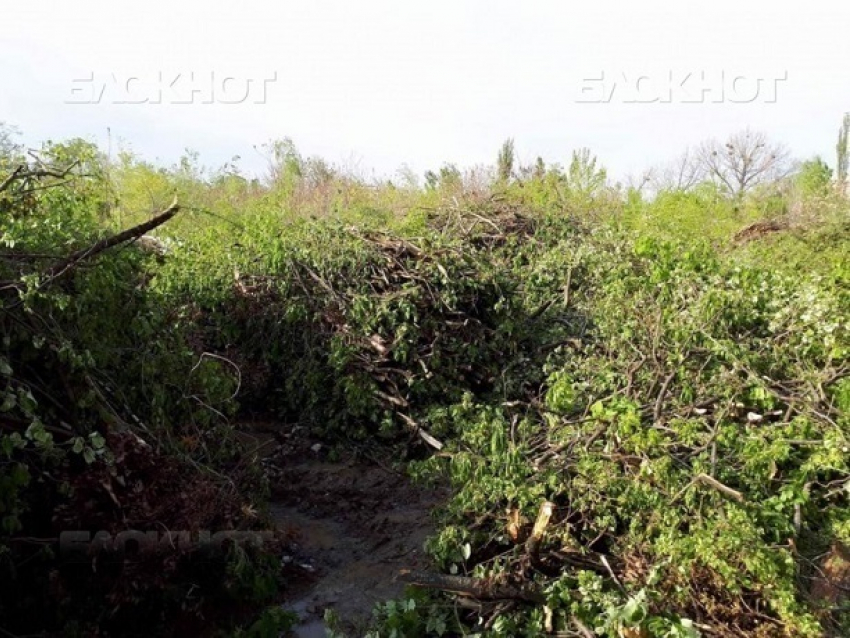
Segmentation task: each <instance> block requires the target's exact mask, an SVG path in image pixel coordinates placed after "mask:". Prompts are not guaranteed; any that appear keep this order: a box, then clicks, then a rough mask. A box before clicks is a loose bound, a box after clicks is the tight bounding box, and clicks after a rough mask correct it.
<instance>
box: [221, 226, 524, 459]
mask: <svg viewBox="0 0 850 638" xmlns="http://www.w3.org/2000/svg"><path fill="white" fill-rule="evenodd" d="M446 215H448V213H446ZM476 218H477V220H476ZM439 220H440V221H439V222H437V221H436V218H435V220H433V221H434V223H435V224H438V223H439V224H443V223H454V222H445V218H444V217H443V216H440V217H439ZM457 222H458V223H467V222H469V223H470V227H469V228H468V229H467V236H464V237H462V238H460V239H459V238H457V237H450V236H446V235H444V233H448V232H453V231H450V230H449V229H447V228H442V227H441V229H440V230H429V231H428V232H427V234H426V235H425V236H423V237H418V238H416V237H401V236H395V235H392V234H389V233H384V232H379V231H374V230H363V229H359V228H353V227H344V228H343V227H340V228H339V229H338V231H337V232H338V234H337V236H336V238H335V240H334V241H337V242H339V243H340V244H341V245H342V246H343V248H342V249H339V250H344V251H345V252H346V254H349V255H355V256H356V258H355V260H354V261H353V263H347V264H339V263H329V262H328V261H327V259H326V256H325V255H324V254H322V253H320V252H318V251H317V252H309V251H304V252H303V254H302V255H294V256H292V257H291V258H289V259H288V260H287V261H286V263H285V265H284V267H283V269H282V271H281V272H279V273H277V274H268V273H263V274H256V275H249V274H243V273H237V275H236V277H235V279H234V283H233V291H234V294H233V297H232V299H231V301H230V305H229V306H228V307H227V308H226V309H225V310H223V311H222V312H221V314H222V315H225V316H227V317H228V318H229V319H230V320H233V321H234V322H235V323H237V324H241V325H242V326H244V327H245V328H246V329H245V338H246V339H250V338H253V337H254V335H257V334H263V335H265V342H264V343H263V344H262V347H263V349H264V350H265V352H266V353H268V352H269V351H270V349H271V351H273V352H274V353H275V354H274V357H263V356H262V355H260V356H255V354H254V353H255V352H256V350H255V349H253V348H251V347H246V343H245V342H244V341H243V342H241V343H240V342H231V343H229V344H223V343H219V347H220V348H221V349H220V350H219V351H220V352H221V353H222V354H226V355H227V356H228V357H232V358H233V359H234V360H235V361H237V362H238V363H239V365H240V367H243V370H245V369H247V370H248V372H247V373H246V374H245V375H243V381H244V384H243V388H244V393H245V394H244V395H243V396H245V397H252V396H256V397H262V396H265V397H269V396H274V393H275V392H276V391H277V392H280V385H281V379H282V378H283V379H286V378H289V379H292V378H293V377H294V376H295V375H293V374H292V367H293V366H295V367H296V369H297V370H299V373H298V376H299V377H300V378H301V379H302V380H303V381H310V382H311V383H315V384H316V385H315V387H313V388H311V389H309V390H305V389H304V387H303V386H301V387H300V388H299V389H295V390H293V388H292V384H291V383H289V382H288V381H283V384H284V385H286V386H287V388H289V394H290V396H291V395H292V393H295V394H297V395H298V396H304V395H308V394H309V395H314V396H316V397H317V398H316V400H306V401H302V402H301V406H302V408H306V409H302V411H301V412H300V413H298V414H294V415H292V417H293V418H296V419H305V418H306V419H315V418H316V416H317V414H325V415H328V416H327V419H328V420H326V423H327V422H337V423H338V424H339V425H340V426H342V425H343V424H345V425H346V427H347V426H349V425H351V424H352V423H359V424H375V423H381V422H382V421H383V422H386V420H387V419H389V421H390V422H392V423H394V424H396V425H397V426H398V427H399V429H400V431H407V432H410V433H413V434H414V435H416V436H418V437H420V438H421V440H422V441H424V442H425V443H426V444H427V445H429V446H431V447H433V448H436V449H439V448H440V447H442V443H441V442H440V441H439V440H438V439H437V438H436V437H435V436H433V435H431V434H429V433H428V432H427V431H425V429H423V428H422V427H421V424H420V423H419V419H418V415H419V414H421V413H423V412H424V411H426V410H427V408H428V407H429V406H431V405H436V404H445V403H446V402H447V401H453V400H460V398H461V397H462V395H463V393H464V392H472V393H473V394H476V395H485V394H487V393H490V392H492V391H493V390H494V388H495V387H496V385H497V384H498V383H499V378H500V374H501V372H502V368H503V365H504V362H505V360H506V359H507V358H509V357H513V356H515V355H516V353H517V352H518V351H519V350H520V349H521V348H522V347H524V340H526V338H527V332H526V328H527V327H528V326H527V325H526V322H524V321H523V319H522V316H521V314H522V313H523V312H524V311H523V309H522V308H521V307H519V306H517V305H516V304H515V301H516V291H517V288H518V284H517V282H516V281H515V280H514V279H513V278H511V277H510V274H509V272H508V270H507V269H508V268H510V264H508V263H504V262H503V261H502V257H503V254H502V253H501V252H500V251H499V250H497V248H498V246H499V245H500V244H503V243H505V241H506V239H507V238H508V237H511V236H516V237H519V236H521V235H522V234H523V233H528V232H531V228H532V227H533V224H532V222H531V221H530V220H526V219H525V218H523V217H522V216H520V215H518V214H509V213H507V212H506V213H505V214H504V215H503V216H501V217H496V218H489V219H488V218H485V217H483V216H480V215H475V217H474V218H473V217H469V218H464V219H458V220H457ZM475 223H477V224H479V225H478V226H475ZM472 235H475V237H477V240H476V243H475V245H471V244H470V237H471V236H472ZM478 240H480V241H478ZM328 250H329V251H335V250H337V249H336V248H329V249H328ZM294 308H298V309H303V312H302V313H294V312H293V309H294ZM287 314H288V315H290V316H292V315H294V314H297V316H298V319H297V323H295V324H294V325H291V326H289V328H288V329H287V330H286V332H284V333H283V334H281V331H280V325H281V320H280V318H281V316H286V315H287ZM264 318H265V319H264ZM509 318H510V320H509ZM264 320H267V321H266V322H265V323H264ZM272 321H274V322H276V325H275V327H271V326H270V325H269V323H271V322H272ZM508 325H514V327H513V328H512V329H510V330H506V329H505V328H506V327H507V326H508ZM209 328H210V329H209V330H208V331H207V337H206V338H207V339H213V340H214V339H215V338H216V335H217V334H220V330H219V329H218V327H217V326H216V324H215V323H213V324H210V326H209ZM276 332H277V334H275V333H276ZM278 335H279V336H278ZM269 338H270V339H271V340H272V344H273V345H271V347H270V346H269V342H268V339H269ZM207 344H208V347H210V343H209V342H207ZM280 349H286V354H285V355H283V356H281V352H280ZM309 359H312V360H314V361H315V367H316V369H317V370H319V372H318V373H316V374H312V373H311V372H304V369H303V368H302V367H301V366H303V365H304V362H305V361H307V360H309ZM281 361H283V362H285V364H286V366H280V363H279V362H281ZM261 362H264V367H262V368H259V365H261ZM287 366H288V367H289V371H288V372H287V370H286V369H285V368H286V367H287ZM252 371H253V372H252ZM252 381H253V382H259V383H267V384H269V385H266V386H265V387H263V388H256V387H252ZM275 384H277V386H276V387H275ZM246 402H247V401H246ZM323 408H324V410H323ZM351 431H352V430H349V432H351ZM372 433H373V434H374V432H372Z"/></svg>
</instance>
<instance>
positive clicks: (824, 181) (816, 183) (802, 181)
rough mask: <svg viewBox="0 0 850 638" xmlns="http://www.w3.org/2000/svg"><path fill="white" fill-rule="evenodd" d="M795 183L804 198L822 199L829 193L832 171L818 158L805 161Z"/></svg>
mask: <svg viewBox="0 0 850 638" xmlns="http://www.w3.org/2000/svg"><path fill="white" fill-rule="evenodd" d="M796 182H797V186H798V187H799V188H800V192H801V193H802V194H803V195H804V196H810V197H811V196H815V197H823V196H824V195H827V194H828V193H829V188H830V184H831V183H832V169H831V168H830V167H829V166H827V164H826V162H824V161H823V160H822V159H821V158H820V157H815V158H814V159H810V160H806V161H805V162H803V163H802V164H801V165H800V170H799V172H798V173H797V176H796Z"/></svg>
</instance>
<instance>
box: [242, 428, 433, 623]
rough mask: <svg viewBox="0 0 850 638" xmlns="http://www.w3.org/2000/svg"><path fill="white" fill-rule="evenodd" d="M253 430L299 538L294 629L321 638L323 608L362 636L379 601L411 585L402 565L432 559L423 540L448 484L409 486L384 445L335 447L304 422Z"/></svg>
mask: <svg viewBox="0 0 850 638" xmlns="http://www.w3.org/2000/svg"><path fill="white" fill-rule="evenodd" d="M249 436H250V437H251V439H253V441H254V442H255V447H258V448H259V450H258V454H259V456H261V457H262V458H263V463H264V464H265V465H266V466H267V468H268V470H269V475H270V477H271V484H272V504H271V514H272V516H273V518H274V521H275V523H276V524H277V526H278V528H279V529H281V530H282V531H283V532H284V533H285V534H286V535H287V537H289V538H291V539H292V542H291V543H290V546H289V548H288V549H287V551H286V553H285V554H284V556H283V557H282V560H283V563H284V573H285V575H286V577H287V586H286V591H285V600H284V602H283V605H284V607H286V608H288V609H292V610H294V611H296V612H298V614H299V616H300V617H301V618H302V624H301V626H299V627H298V628H297V629H296V631H295V633H294V636H296V637H298V638H314V637H315V638H324V636H325V626H324V623H323V621H322V618H323V616H324V612H325V610H326V609H332V610H334V611H335V612H336V613H337V615H338V617H339V618H340V619H341V620H342V624H343V626H344V627H345V629H346V633H347V634H348V635H349V636H351V637H352V638H353V637H356V636H362V635H363V628H364V627H365V626H366V623H367V622H368V620H369V618H370V617H371V614H372V609H373V607H374V605H375V603H378V602H381V601H384V600H388V599H391V598H397V597H399V596H401V595H402V594H403V593H404V585H403V584H402V583H400V582H397V581H396V576H397V574H398V572H399V570H401V569H423V568H424V569H427V568H428V566H429V563H428V558H427V556H426V554H425V552H424V550H423V544H424V542H425V539H426V538H427V537H428V536H429V535H430V534H432V533H433V532H434V523H433V520H432V517H431V512H432V511H433V510H434V509H435V508H436V507H438V506H439V505H440V504H441V503H442V502H444V501H445V499H446V498H447V492H446V491H445V490H434V489H427V488H424V487H422V486H414V485H412V484H411V482H410V481H409V480H408V479H407V478H406V477H405V476H404V475H403V474H402V473H400V472H398V471H397V470H396V469H394V468H393V467H392V459H389V458H380V457H379V456H378V453H375V454H373V453H371V452H370V451H368V450H366V449H359V450H358V449H354V448H352V449H343V450H342V451H340V450H339V448H337V449H336V450H334V451H333V453H332V452H331V450H330V449H329V448H327V447H326V446H325V445H323V444H321V443H319V442H318V441H316V440H313V439H311V438H310V437H309V436H307V434H306V432H304V431H303V430H299V429H298V428H294V429H287V428H282V427H281V426H273V425H263V426H253V427H252V429H251V434H250V435H249Z"/></svg>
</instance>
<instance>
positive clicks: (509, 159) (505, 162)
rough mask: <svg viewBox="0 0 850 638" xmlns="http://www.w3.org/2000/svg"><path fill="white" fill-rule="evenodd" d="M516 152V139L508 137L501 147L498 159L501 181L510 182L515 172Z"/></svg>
mask: <svg viewBox="0 0 850 638" xmlns="http://www.w3.org/2000/svg"><path fill="white" fill-rule="evenodd" d="M515 161H516V154H515V152H514V140H513V138H510V137H509V138H508V139H506V140H505V142H504V144H502V148H500V149H499V157H498V159H497V160H496V166H497V171H498V177H499V181H500V182H508V181H510V179H511V177H512V176H513V174H514V162H515Z"/></svg>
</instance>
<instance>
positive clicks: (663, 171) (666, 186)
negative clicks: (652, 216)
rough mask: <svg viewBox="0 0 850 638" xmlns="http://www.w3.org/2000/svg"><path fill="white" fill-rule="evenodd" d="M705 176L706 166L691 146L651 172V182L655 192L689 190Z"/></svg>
mask: <svg viewBox="0 0 850 638" xmlns="http://www.w3.org/2000/svg"><path fill="white" fill-rule="evenodd" d="M705 178H706V167H705V166H704V165H703V163H702V162H701V161H700V158H699V157H698V155H697V152H695V151H694V150H693V149H691V148H687V149H685V152H684V153H682V154H681V155H679V156H678V157H677V158H676V159H674V160H673V161H671V162H670V163H668V164H666V165H664V166H661V167H660V168H656V169H654V170H653V171H652V172H651V173H650V174H649V182H650V184H651V186H652V189H653V190H654V191H655V192H661V191H689V190H691V189H693V188H694V187H695V186H696V185H697V184H699V183H700V182H702V181H703V180H705Z"/></svg>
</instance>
